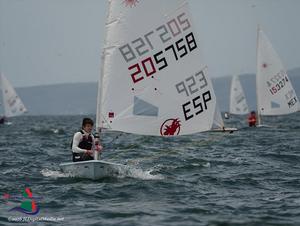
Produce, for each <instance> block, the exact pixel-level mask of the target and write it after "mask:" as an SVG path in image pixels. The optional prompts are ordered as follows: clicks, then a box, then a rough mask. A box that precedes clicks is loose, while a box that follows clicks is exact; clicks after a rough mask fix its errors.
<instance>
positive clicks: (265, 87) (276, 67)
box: [256, 27, 299, 125]
mask: <svg viewBox="0 0 300 226" xmlns="http://www.w3.org/2000/svg"><path fill="white" fill-rule="evenodd" d="M256 92H257V113H258V125H261V116H272V115H273V116H274V115H285V114H290V113H293V112H296V111H297V110H298V107H299V100H298V98H297V96H296V92H295V90H294V88H293V86H292V84H291V81H290V80H289V78H288V75H287V73H286V71H285V69H284V67H283V64H282V62H281V60H280V58H279V56H278V55H277V53H276V51H275V50H274V48H273V46H272V45H271V42H270V41H269V39H268V38H267V36H266V35H265V33H264V32H263V31H262V29H261V28H260V27H258V30H257V73H256Z"/></svg>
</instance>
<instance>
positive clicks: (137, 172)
mask: <svg viewBox="0 0 300 226" xmlns="http://www.w3.org/2000/svg"><path fill="white" fill-rule="evenodd" d="M152 172H153V170H142V169H139V168H135V167H131V166H129V165H126V167H124V168H123V169H120V170H119V174H118V178H125V177H129V178H135V179H142V180H163V179H164V177H163V176H162V175H160V174H155V175H154V174H152Z"/></svg>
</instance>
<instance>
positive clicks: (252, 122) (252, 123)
mask: <svg viewBox="0 0 300 226" xmlns="http://www.w3.org/2000/svg"><path fill="white" fill-rule="evenodd" d="M248 124H249V127H255V126H256V114H255V111H251V113H250V115H249V116H248Z"/></svg>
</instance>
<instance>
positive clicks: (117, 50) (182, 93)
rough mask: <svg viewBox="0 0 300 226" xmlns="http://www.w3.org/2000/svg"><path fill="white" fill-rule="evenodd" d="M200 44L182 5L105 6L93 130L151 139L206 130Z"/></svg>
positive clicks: (177, 0)
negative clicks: (151, 136)
mask: <svg viewBox="0 0 300 226" xmlns="http://www.w3.org/2000/svg"><path fill="white" fill-rule="evenodd" d="M200 44H201V43H200V42H199V39H198V38H197V35H196V34H195V30H194V27H193V24H192V21H191V16H190V13H189V9H188V4H187V2H186V1H184V0H172V1H169V0H151V1H143V0H110V3H109V14H108V19H107V23H106V41H105V46H104V51H103V57H102V60H103V67H102V74H101V77H100V82H99V90H98V92H99V93H98V106H97V121H98V123H97V126H99V127H106V128H109V129H112V130H118V131H124V132H130V133H137V134H145V135H157V136H171V135H184V134H191V133H196V132H200V131H207V130H210V129H211V127H212V123H213V116H214V112H215V107H216V97H215V93H214V90H213V87H212V83H211V80H210V79H209V77H208V76H207V68H206V65H205V64H204V59H203V57H202V54H201V53H202V52H201V47H200ZM199 61H200V63H199Z"/></svg>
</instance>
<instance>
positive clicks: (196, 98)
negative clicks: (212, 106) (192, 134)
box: [175, 71, 212, 121]
mask: <svg viewBox="0 0 300 226" xmlns="http://www.w3.org/2000/svg"><path fill="white" fill-rule="evenodd" d="M207 86H208V83H207V80H206V78H205V74H204V71H200V72H197V73H196V74H195V75H193V76H190V77H188V78H186V79H185V80H184V81H181V82H179V83H177V84H176V85H175V88H176V90H177V92H178V94H180V95H182V94H184V95H185V96H187V97H189V98H190V100H189V101H187V102H185V103H184V104H182V111H183V114H184V118H185V121H188V120H190V119H192V118H193V117H195V116H197V115H199V114H201V113H202V112H204V111H205V110H207V109H208V106H207V103H208V102H209V101H211V100H212V97H211V93H210V91H209V90H207V91H206V92H203V93H200V94H199V91H200V90H202V89H204V88H207ZM192 96H193V97H192Z"/></svg>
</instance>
